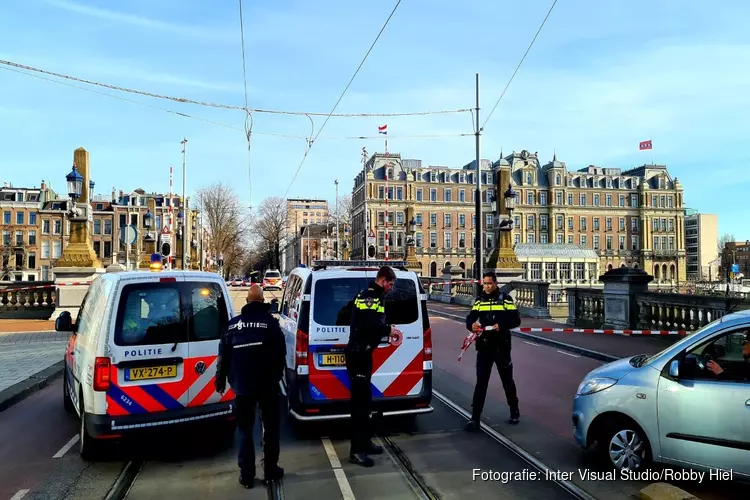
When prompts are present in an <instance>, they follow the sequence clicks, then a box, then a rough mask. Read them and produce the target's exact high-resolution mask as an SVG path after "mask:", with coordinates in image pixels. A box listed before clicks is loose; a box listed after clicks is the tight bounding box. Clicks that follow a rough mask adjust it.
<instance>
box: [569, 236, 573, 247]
mask: <svg viewBox="0 0 750 500" xmlns="http://www.w3.org/2000/svg"><path fill="white" fill-rule="evenodd" d="M572 244H573V235H572V234H569V235H568V245H572Z"/></svg>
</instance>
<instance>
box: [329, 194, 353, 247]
mask: <svg viewBox="0 0 750 500" xmlns="http://www.w3.org/2000/svg"><path fill="white" fill-rule="evenodd" d="M332 208H333V209H332V210H330V209H329V212H330V213H329V215H328V217H329V220H330V221H331V224H333V226H334V227H336V224H337V223H338V228H339V231H341V234H340V235H339V241H340V242H341V248H342V252H341V256H342V257H343V255H344V253H343V249H344V248H349V249H351V247H352V197H351V196H350V195H344V196H339V199H338V204H337V203H334V205H333V207H332Z"/></svg>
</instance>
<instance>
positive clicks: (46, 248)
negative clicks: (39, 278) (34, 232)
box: [42, 240, 49, 281]
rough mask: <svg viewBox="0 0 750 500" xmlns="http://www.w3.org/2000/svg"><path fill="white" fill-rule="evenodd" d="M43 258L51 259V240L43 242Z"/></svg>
mask: <svg viewBox="0 0 750 500" xmlns="http://www.w3.org/2000/svg"><path fill="white" fill-rule="evenodd" d="M42 258H43V259H49V241H46V240H45V241H43V242H42ZM45 281H46V280H45Z"/></svg>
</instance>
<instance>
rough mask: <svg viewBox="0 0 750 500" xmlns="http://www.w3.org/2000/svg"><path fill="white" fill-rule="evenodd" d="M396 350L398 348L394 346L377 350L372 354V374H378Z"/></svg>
mask: <svg viewBox="0 0 750 500" xmlns="http://www.w3.org/2000/svg"><path fill="white" fill-rule="evenodd" d="M396 349H397V348H396V347H394V346H392V345H389V346H388V347H381V348H377V349H375V350H374V351H373V353H372V373H375V372H377V371H378V369H379V368H380V367H381V366H383V363H385V362H386V361H387V360H388V358H390V357H391V355H392V354H393V353H394V352H396Z"/></svg>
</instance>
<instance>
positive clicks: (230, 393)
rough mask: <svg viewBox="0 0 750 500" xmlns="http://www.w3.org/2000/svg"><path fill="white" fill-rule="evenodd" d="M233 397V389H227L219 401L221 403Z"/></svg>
mask: <svg viewBox="0 0 750 500" xmlns="http://www.w3.org/2000/svg"><path fill="white" fill-rule="evenodd" d="M233 399H234V391H233V390H232V389H227V392H225V393H224V395H223V396H222V397H221V399H220V400H219V401H221V402H222V403H226V402H227V401H231V400H233Z"/></svg>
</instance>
